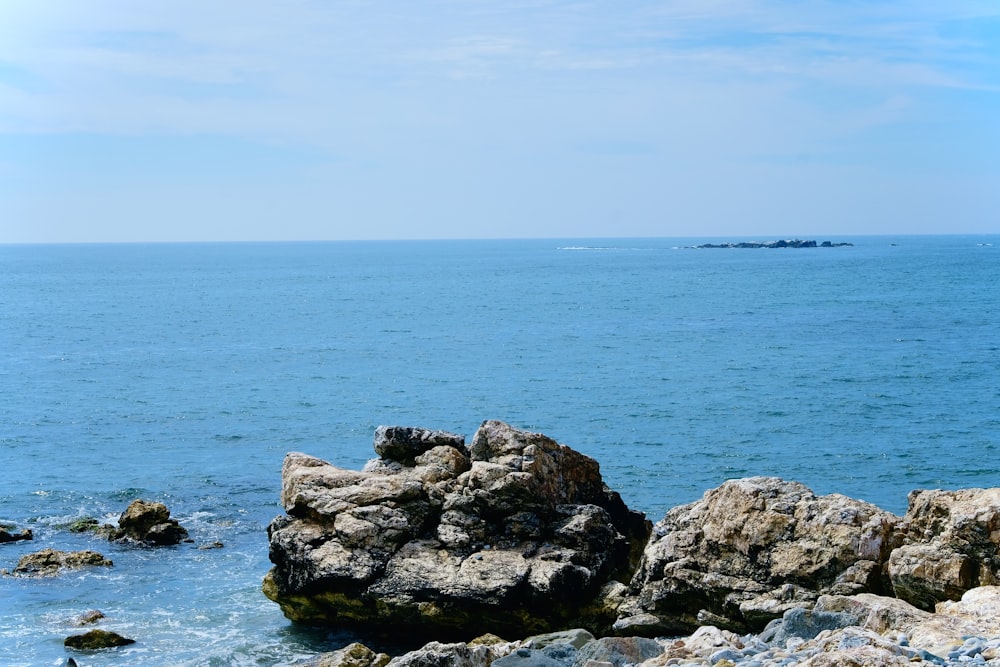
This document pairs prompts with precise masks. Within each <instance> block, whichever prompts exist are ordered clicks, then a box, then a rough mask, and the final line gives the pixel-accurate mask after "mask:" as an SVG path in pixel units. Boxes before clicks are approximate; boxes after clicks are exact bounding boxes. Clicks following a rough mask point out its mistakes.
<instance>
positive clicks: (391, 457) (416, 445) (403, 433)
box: [375, 426, 469, 466]
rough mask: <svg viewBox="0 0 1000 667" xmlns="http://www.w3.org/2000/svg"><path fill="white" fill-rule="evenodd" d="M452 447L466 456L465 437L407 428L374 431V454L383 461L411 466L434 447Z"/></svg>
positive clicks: (380, 427) (382, 427)
mask: <svg viewBox="0 0 1000 667" xmlns="http://www.w3.org/2000/svg"><path fill="white" fill-rule="evenodd" d="M442 446H443V447H452V448H454V449H456V450H458V451H459V452H461V453H462V454H464V455H466V456H468V454H469V451H468V450H467V449H466V448H465V436H462V435H458V434H456V433H448V432H447V431H431V430H429V429H426V428H412V427H409V426H379V427H378V428H377V429H375V453H376V454H378V455H379V456H380V457H382V458H383V459H385V460H388V461H396V462H398V463H402V464H404V465H409V466H412V465H414V464H415V463H414V462H415V459H416V458H417V457H418V456H420V455H421V454H423V453H424V452H427V451H429V450H431V449H434V448H435V447H442Z"/></svg>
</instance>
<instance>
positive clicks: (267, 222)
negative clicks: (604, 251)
mask: <svg viewBox="0 0 1000 667" xmlns="http://www.w3.org/2000/svg"><path fill="white" fill-rule="evenodd" d="M951 233H968V234H986V233H1000V2H997V0H947V1H946V2H944V1H942V0H836V1H825V0H656V1H646V0H615V1H610V0H608V1H605V0H589V1H579V2H578V1H568V0H567V1H563V0H536V1H529V0H510V1H500V0H461V1H452V0H409V1H406V2H402V1H398V0H382V1H380V2H370V1H368V0H240V1H239V2H235V1H229V2H225V1H206V0H169V1H168V0H164V1H161V2H135V0H87V2H82V1H81V0H30V1H25V0H0V243H49V242H146V241H270V240H340V239H352V240H353V239H438V238H444V239H450V238H598V237H725V236H733V237H742V236H753V237H775V238H788V237H799V238H822V239H829V240H834V241H836V240H840V239H841V238H846V237H850V236H854V235H863V234H951Z"/></svg>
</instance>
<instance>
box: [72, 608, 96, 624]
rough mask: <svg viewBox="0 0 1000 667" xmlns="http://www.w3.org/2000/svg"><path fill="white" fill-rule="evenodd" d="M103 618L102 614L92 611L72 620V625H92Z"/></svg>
mask: <svg viewBox="0 0 1000 667" xmlns="http://www.w3.org/2000/svg"><path fill="white" fill-rule="evenodd" d="M102 618H104V612H101V611H99V610H97V609H92V610H90V611H88V612H85V613H83V614H81V615H80V616H77V617H76V618H75V619H73V625H93V624H94V623H97V622H98V621H99V620H101V619H102Z"/></svg>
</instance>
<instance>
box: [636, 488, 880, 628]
mask: <svg viewBox="0 0 1000 667" xmlns="http://www.w3.org/2000/svg"><path fill="white" fill-rule="evenodd" d="M898 522H899V517H897V516H895V515H893V514H890V513H888V512H885V511H883V510H880V509H879V508H877V507H875V506H874V505H871V504H868V503H865V502H862V501H858V500H853V499H851V498H847V497H845V496H841V495H837V494H834V495H829V496H816V495H815V494H813V493H812V491H810V490H809V489H808V488H806V487H805V486H803V485H801V484H798V483H796V482H788V481H784V480H781V479H778V478H774V477H752V478H748V479H740V480H731V481H728V482H726V483H724V484H723V485H722V486H720V487H719V488H717V489H713V490H711V491H708V492H707V493H706V494H705V495H704V497H703V498H702V499H701V500H700V501H697V502H695V503H691V504H688V505H683V506H681V507H677V508H674V509H673V510H671V511H670V512H668V513H667V515H666V517H665V518H664V519H663V520H662V521H660V522H659V523H657V524H656V526H655V527H654V537H653V538H652V539H650V541H649V544H648V545H647V547H646V550H645V553H644V555H643V560H642V564H641V566H640V568H639V571H638V572H637V573H636V575H635V578H634V579H633V580H632V583H631V586H630V588H629V595H628V597H627V598H626V600H625V601H624V603H623V604H622V605H621V608H620V609H619V620H618V622H617V624H616V628H617V629H618V630H619V631H621V630H624V629H625V628H629V629H630V630H631V631H632V632H642V633H643V634H646V635H647V636H652V635H656V634H677V633H678V632H684V631H691V630H693V629H695V628H697V627H699V626H701V625H714V626H718V627H721V628H724V629H729V630H735V631H747V630H760V629H761V628H763V627H764V625H765V624H766V623H768V622H769V621H771V620H773V619H775V618H779V617H780V616H781V615H782V614H783V613H784V612H786V611H787V610H789V609H792V608H795V607H802V606H811V604H812V603H813V602H814V601H815V600H816V599H817V598H818V597H819V595H821V594H824V593H841V594H852V593H862V592H876V593H877V592H880V591H882V590H883V589H884V588H886V587H887V584H886V583H885V582H883V580H882V577H881V571H882V565H883V564H884V563H885V562H886V560H887V559H888V556H889V553H890V552H891V550H892V548H893V546H895V540H896V539H897V538H896V536H895V534H894V532H893V530H894V528H895V526H896V524H897V523H898ZM635 619H641V620H642V622H641V623H636V622H635ZM653 619H655V622H654V620H653Z"/></svg>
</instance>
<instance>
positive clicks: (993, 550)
mask: <svg viewBox="0 0 1000 667" xmlns="http://www.w3.org/2000/svg"><path fill="white" fill-rule="evenodd" d="M900 530H901V532H902V536H903V537H902V541H903V544H902V546H900V547H899V548H898V549H896V550H895V551H893V553H892V556H891V557H890V559H889V568H888V570H889V577H890V579H891V581H892V588H893V591H894V592H895V595H896V597H898V598H901V599H903V600H906V601H907V602H910V603H912V604H913V605H914V606H917V607H920V608H921V609H927V610H931V609H933V608H934V605H935V604H936V603H937V602H941V601H944V600H958V599H959V598H960V597H961V596H962V594H963V593H964V592H965V591H968V590H970V589H972V588H976V587H978V586H987V585H996V584H1000V488H993V489H964V490H961V491H913V492H911V493H910V495H909V509H908V510H907V512H906V515H905V516H904V517H903V521H902V523H901V525H900Z"/></svg>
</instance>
